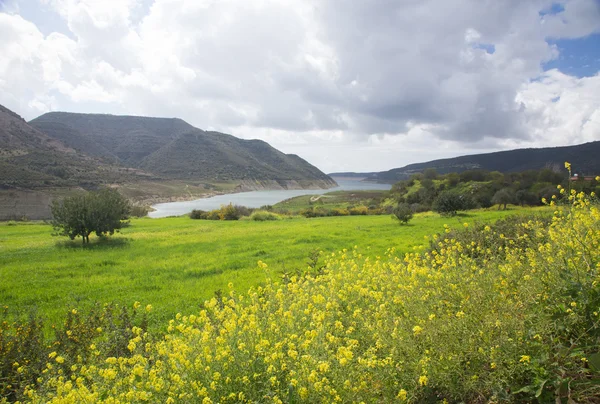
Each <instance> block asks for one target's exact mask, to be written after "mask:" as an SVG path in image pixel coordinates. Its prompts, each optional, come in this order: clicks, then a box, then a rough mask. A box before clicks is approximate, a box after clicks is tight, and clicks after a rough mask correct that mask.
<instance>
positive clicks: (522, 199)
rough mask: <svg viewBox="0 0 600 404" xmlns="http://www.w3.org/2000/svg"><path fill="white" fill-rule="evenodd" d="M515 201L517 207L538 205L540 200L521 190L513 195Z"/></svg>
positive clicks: (534, 195) (531, 193) (532, 194)
mask: <svg viewBox="0 0 600 404" xmlns="http://www.w3.org/2000/svg"><path fill="white" fill-rule="evenodd" d="M515 200H516V202H517V203H518V204H519V205H521V206H525V205H539V204H540V200H541V199H539V198H538V197H537V195H536V194H534V193H533V192H529V191H527V190H525V189H521V190H519V191H517V193H516V195H515Z"/></svg>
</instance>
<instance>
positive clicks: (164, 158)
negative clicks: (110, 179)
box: [30, 112, 336, 188]
mask: <svg viewBox="0 0 600 404" xmlns="http://www.w3.org/2000/svg"><path fill="white" fill-rule="evenodd" d="M30 123H31V125H32V126H34V127H36V128H38V129H39V130H41V131H43V132H46V133H47V134H49V135H50V136H53V137H54V138H56V139H59V140H61V141H62V142H64V143H65V144H66V145H68V146H70V147H72V148H75V149H79V150H81V151H82V152H84V153H86V154H88V155H91V156H97V157H102V158H107V157H108V158H112V159H114V160H115V161H116V162H118V163H119V164H122V165H124V166H127V167H132V168H141V169H143V170H145V171H148V172H152V173H154V174H157V175H160V176H161V177H164V178H170V179H186V180H202V181H215V182H219V181H275V182H277V183H279V184H281V185H282V186H284V187H285V185H286V184H287V183H288V182H289V181H295V182H297V184H298V185H299V186H301V187H303V186H318V187H323V188H327V187H331V186H334V185H336V184H335V181H333V180H332V179H331V178H329V177H328V176H327V175H325V174H324V173H322V172H321V171H320V170H318V169H317V168H316V167H314V166H312V165H310V164H309V163H307V162H306V161H305V160H303V159H301V158H300V157H298V156H295V155H286V154H284V153H281V152H280V151H278V150H276V149H275V148H273V147H271V146H270V145H269V144H267V143H265V142H263V141H260V140H243V139H239V138H236V137H234V136H231V135H227V134H223V133H219V132H207V131H203V130H200V129H198V128H195V127H193V126H191V125H190V124H188V123H186V122H185V121H183V120H181V119H176V118H148V117H137V116H114V115H98V114H75V113H66V112H52V113H48V114H44V115H42V116H40V117H38V118H36V119H34V120H32V121H31V122H30ZM303 182H304V183H303Z"/></svg>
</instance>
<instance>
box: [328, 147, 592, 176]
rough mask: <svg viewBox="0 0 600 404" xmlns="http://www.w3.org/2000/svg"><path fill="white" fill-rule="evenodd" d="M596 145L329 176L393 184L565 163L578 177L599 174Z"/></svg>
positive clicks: (436, 161)
mask: <svg viewBox="0 0 600 404" xmlns="http://www.w3.org/2000/svg"><path fill="white" fill-rule="evenodd" d="M598 156H600V141H595V142H589V143H584V144H580V145H576V146H564V147H544V148H529V149H516V150H508V151H501V152H494V153H485V154H473V155H468V156H459V157H453V158H448V159H440V160H432V161H428V162H424V163H416V164H409V165H407V166H404V167H400V168H393V169H391V170H388V171H382V172H375V173H331V174H329V175H331V176H333V177H342V176H346V177H350V176H354V177H362V178H365V179H366V180H369V181H379V182H387V183H395V182H397V181H400V180H405V179H408V178H409V177H410V176H411V175H412V174H415V173H420V172H423V171H425V170H426V169H428V168H433V169H435V170H436V171H437V173H438V174H448V173H451V172H457V173H460V172H463V171H467V170H475V169H482V170H486V171H499V172H501V173H512V172H522V171H527V170H541V169H544V168H550V169H554V170H556V169H562V167H563V164H564V162H565V161H570V162H572V163H573V170H574V172H576V173H579V174H581V175H598V174H599V173H600V159H598Z"/></svg>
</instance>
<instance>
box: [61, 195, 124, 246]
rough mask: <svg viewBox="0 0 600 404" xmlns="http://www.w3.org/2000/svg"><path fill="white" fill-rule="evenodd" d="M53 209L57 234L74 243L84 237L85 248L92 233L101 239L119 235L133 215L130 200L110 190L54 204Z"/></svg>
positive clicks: (70, 198) (76, 196)
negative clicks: (116, 233)
mask: <svg viewBox="0 0 600 404" xmlns="http://www.w3.org/2000/svg"><path fill="white" fill-rule="evenodd" d="M50 209H51V211H52V217H53V220H52V226H53V227H54V229H55V230H57V231H58V234H59V235H61V236H67V237H69V238H70V239H71V240H74V239H75V238H76V237H81V238H82V239H83V243H84V244H85V243H89V242H90V237H89V236H90V234H91V233H92V232H95V233H96V235H97V236H102V235H108V234H110V235H112V234H114V232H115V231H119V229H121V228H122V227H124V226H125V225H126V223H127V222H124V220H127V219H128V218H129V215H130V213H131V205H130V204H129V202H128V201H127V199H125V197H123V196H122V195H121V194H120V193H119V192H118V191H116V190H114V189H111V188H106V189H103V190H101V191H96V192H88V193H87V194H80V195H75V196H71V197H67V198H64V199H63V200H60V201H59V200H54V201H52V205H51V206H50Z"/></svg>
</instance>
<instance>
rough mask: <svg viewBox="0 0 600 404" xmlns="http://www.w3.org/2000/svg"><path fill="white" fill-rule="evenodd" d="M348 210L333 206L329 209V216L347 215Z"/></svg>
mask: <svg viewBox="0 0 600 404" xmlns="http://www.w3.org/2000/svg"><path fill="white" fill-rule="evenodd" d="M349 214H350V212H348V209H344V208H334V209H331V210H330V211H329V215H330V216H348V215H349Z"/></svg>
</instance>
